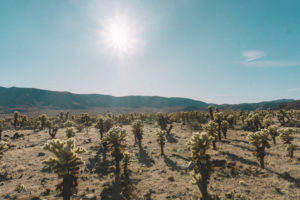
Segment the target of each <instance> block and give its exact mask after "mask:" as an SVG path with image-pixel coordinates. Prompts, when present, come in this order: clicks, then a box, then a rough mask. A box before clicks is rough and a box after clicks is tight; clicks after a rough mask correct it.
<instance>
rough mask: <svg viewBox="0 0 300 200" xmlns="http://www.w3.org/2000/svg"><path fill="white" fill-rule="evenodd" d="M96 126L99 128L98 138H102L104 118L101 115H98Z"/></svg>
mask: <svg viewBox="0 0 300 200" xmlns="http://www.w3.org/2000/svg"><path fill="white" fill-rule="evenodd" d="M96 128H97V129H99V133H100V139H101V140H102V138H103V134H104V119H103V117H101V116H100V117H99V118H98V121H97V124H96Z"/></svg>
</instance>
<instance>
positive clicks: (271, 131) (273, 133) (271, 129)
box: [268, 125, 278, 144]
mask: <svg viewBox="0 0 300 200" xmlns="http://www.w3.org/2000/svg"><path fill="white" fill-rule="evenodd" d="M268 131H269V134H270V136H271V138H272V140H273V144H276V137H277V136H278V131H277V126H275V125H272V126H269V127H268Z"/></svg>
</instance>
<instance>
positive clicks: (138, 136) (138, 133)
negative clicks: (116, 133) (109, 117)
mask: <svg viewBox="0 0 300 200" xmlns="http://www.w3.org/2000/svg"><path fill="white" fill-rule="evenodd" d="M143 128H144V124H143V122H142V121H141V120H136V121H134V122H133V124H132V133H133V135H134V141H135V143H136V142H138V144H139V148H140V149H142V139H143V134H144V130H143Z"/></svg>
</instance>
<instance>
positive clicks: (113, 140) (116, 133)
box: [102, 127, 127, 182]
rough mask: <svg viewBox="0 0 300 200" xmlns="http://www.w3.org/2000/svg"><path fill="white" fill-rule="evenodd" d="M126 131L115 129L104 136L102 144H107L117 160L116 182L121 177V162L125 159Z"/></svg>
mask: <svg viewBox="0 0 300 200" xmlns="http://www.w3.org/2000/svg"><path fill="white" fill-rule="evenodd" d="M126 136H127V133H126V130H125V129H122V128H120V127H113V128H111V129H110V130H109V131H108V132H107V133H105V134H104V137H103V140H102V142H105V143H106V146H107V148H108V149H109V150H110V152H111V155H112V156H113V157H114V159H115V170H116V171H115V175H116V176H115V182H119V176H120V161H121V160H122V159H123V152H124V151H125V148H126V146H127V144H126Z"/></svg>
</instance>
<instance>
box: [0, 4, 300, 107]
mask: <svg viewBox="0 0 300 200" xmlns="http://www.w3.org/2000/svg"><path fill="white" fill-rule="evenodd" d="M299 9H300V1H297V0H289V1H285V0H282V1H281V0H251V1H250V0H248V1H246V0H245V1H240V0H193V1H192V0H165V1H161V0H151V1H146V0H128V1H121V0H120V1H113V0H98V1H93V0H65V1H63V0H44V1H40V0H27V1H18V0H0V69H1V73H0V86H4V87H11V86H17V87H34V88H42V89H49V90H56V91H71V92H75V93H101V94H110V95H114V96H125V95H159V96H167V97H187V98H193V99H197V100H202V101H206V102H210V103H240V102H259V101H265V100H274V99H280V98H293V99H300V76H299V75H300V12H299ZM119 21H122V23H123V24H125V25H124V26H126V27H127V28H128V31H127V32H128V34H127V35H130V38H129V39H128V38H126V40H125V42H126V45H125V46H126V48H123V47H122V48H123V49H122V51H120V50H116V47H115V46H113V44H112V41H111V40H110V38H111V35H112V34H111V31H108V30H110V29H109V27H111V25H112V24H114V25H115V24H120V23H118V22H119ZM117 29H118V27H117ZM118 41H119V40H118ZM128 41H129V42H128ZM113 42H115V40H113ZM121 42H122V41H121Z"/></svg>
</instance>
